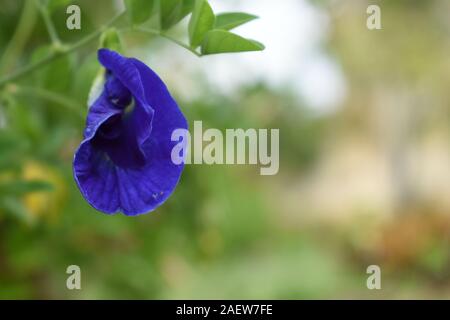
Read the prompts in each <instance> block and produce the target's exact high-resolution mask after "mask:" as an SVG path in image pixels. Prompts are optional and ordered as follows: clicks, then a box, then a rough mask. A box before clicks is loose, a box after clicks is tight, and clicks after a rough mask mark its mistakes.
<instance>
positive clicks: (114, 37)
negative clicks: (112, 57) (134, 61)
mask: <svg viewBox="0 0 450 320" xmlns="http://www.w3.org/2000/svg"><path fill="white" fill-rule="evenodd" d="M100 48H108V49H111V50H114V51H117V52H122V51H123V50H122V42H121V41H120V36H119V33H118V32H117V30H116V28H109V29H108V30H106V31H105V32H103V33H102V35H101V37H100Z"/></svg>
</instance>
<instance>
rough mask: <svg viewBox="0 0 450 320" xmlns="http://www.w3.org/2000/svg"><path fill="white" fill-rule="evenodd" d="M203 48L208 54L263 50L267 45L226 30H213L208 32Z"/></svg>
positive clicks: (204, 53)
mask: <svg viewBox="0 0 450 320" xmlns="http://www.w3.org/2000/svg"><path fill="white" fill-rule="evenodd" d="M201 49H202V50H201V52H202V54H203V55H208V54H217V53H231V52H244V51H262V50H264V49H265V47H264V45H263V44H262V43H259V42H258V41H255V40H250V39H245V38H243V37H241V36H238V35H237V34H234V33H231V32H229V31H226V30H211V31H209V32H208V33H207V34H206V37H205V40H204V41H203V43H202V48H201Z"/></svg>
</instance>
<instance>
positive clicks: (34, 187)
mask: <svg viewBox="0 0 450 320" xmlns="http://www.w3.org/2000/svg"><path fill="white" fill-rule="evenodd" d="M51 189H52V186H51V185H50V184H49V183H47V182H44V181H38V180H35V181H21V180H18V181H11V182H6V183H5V182H4V183H1V184H0V193H1V194H2V195H8V194H9V195H24V194H26V193H30V192H37V191H49V190H51Z"/></svg>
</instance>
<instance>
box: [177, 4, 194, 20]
mask: <svg viewBox="0 0 450 320" xmlns="http://www.w3.org/2000/svg"><path fill="white" fill-rule="evenodd" d="M194 5H195V0H183V7H182V9H181V18H180V20H181V19H183V18H184V17H186V16H187V15H188V14H189V13H191V12H192V10H194Z"/></svg>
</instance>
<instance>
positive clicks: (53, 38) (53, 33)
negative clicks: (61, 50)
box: [36, 0, 61, 46]
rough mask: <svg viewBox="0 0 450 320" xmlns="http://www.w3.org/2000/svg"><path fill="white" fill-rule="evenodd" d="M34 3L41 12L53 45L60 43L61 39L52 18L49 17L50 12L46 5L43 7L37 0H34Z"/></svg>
mask: <svg viewBox="0 0 450 320" xmlns="http://www.w3.org/2000/svg"><path fill="white" fill-rule="evenodd" d="M36 5H37V6H38V8H39V11H40V12H41V15H42V19H44V23H45V26H46V27H47V31H48V35H49V36H50V40H51V41H52V44H53V45H54V46H58V45H60V44H61V40H60V39H59V37H58V33H57V32H56V28H55V25H54V24H53V21H52V19H51V18H50V14H49V12H48V10H47V7H44V6H43V5H42V4H41V2H40V1H39V0H36Z"/></svg>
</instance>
